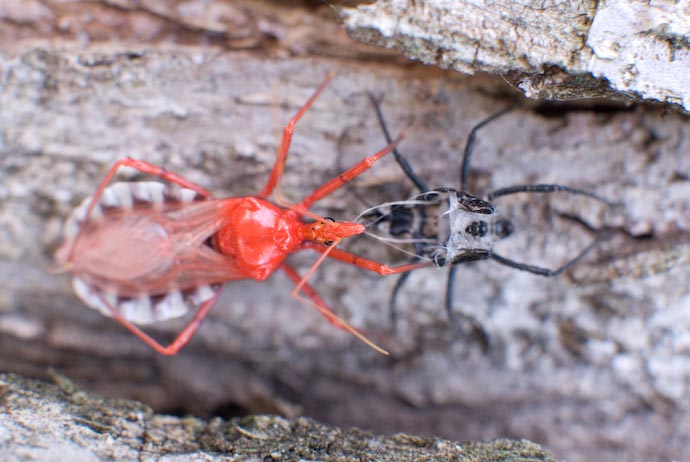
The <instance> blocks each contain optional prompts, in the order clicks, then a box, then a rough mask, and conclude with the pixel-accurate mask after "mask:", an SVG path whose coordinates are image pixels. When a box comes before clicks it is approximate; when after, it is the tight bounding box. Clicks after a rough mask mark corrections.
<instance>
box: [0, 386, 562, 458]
mask: <svg viewBox="0 0 690 462" xmlns="http://www.w3.org/2000/svg"><path fill="white" fill-rule="evenodd" d="M0 408H2V410H3V412H2V416H1V417H0V440H1V441H2V445H0V456H2V460H4V461H5V462H14V461H25V460H40V461H53V460H54V461H64V460H69V461H70V462H82V461H83V462H86V461H89V462H94V461H108V460H136V461H140V462H146V461H156V462H164V461H178V460H185V461H211V460H212V461H237V460H257V461H259V460H263V461H266V460H281V461H302V460H323V461H351V460H377V461H397V462H404V461H416V460H423V459H434V460H457V461H458V462H470V461H484V460H486V461H489V460H490V461H495V462H500V461H506V462H508V461H511V462H553V461H554V459H553V458H552V457H551V456H549V455H548V454H547V453H546V452H545V451H544V450H543V449H542V448H540V447H539V446H538V445H536V444H534V443H530V442H529V441H511V440H496V441H490V442H485V443H456V442H453V441H447V440H442V439H437V438H424V437H419V436H411V435H406V434H402V433H399V434H397V435H394V436H378V435H374V434H372V433H368V432H365V431H362V430H358V429H355V428H352V429H342V430H341V429H338V428H334V427H329V426H326V425H322V424H319V423H317V422H315V421H313V420H310V419H306V418H297V419H292V420H289V419H284V418H281V417H276V416H268V415H258V416H252V417H246V418H241V419H240V418H238V419H232V420H230V421H224V420H221V419H212V420H210V421H203V420H201V419H196V418H193V417H184V418H177V417H172V416H166V415H161V414H155V413H154V412H153V411H152V410H151V408H149V407H148V406H146V405H144V404H142V403H137V402H135V401H127V400H123V399H117V400H114V399H103V398H100V397H98V396H95V395H93V394H90V393H86V392H83V391H79V390H77V389H75V388H74V386H73V385H72V384H70V383H69V382H64V380H63V381H62V382H61V387H60V388H58V387H57V386H55V385H48V384H46V383H42V382H38V381H32V380H27V379H22V378H20V377H18V376H16V375H11V374H10V375H1V374H0Z"/></svg>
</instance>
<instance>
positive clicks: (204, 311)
mask: <svg viewBox="0 0 690 462" xmlns="http://www.w3.org/2000/svg"><path fill="white" fill-rule="evenodd" d="M221 292H222V291H221V290H220V289H219V290H218V291H217V292H216V294H215V295H214V296H213V297H212V298H211V299H209V300H207V301H206V302H204V304H203V305H201V306H200V307H199V309H198V310H197V312H196V313H194V317H193V318H192V320H191V321H189V323H188V324H187V325H186V326H185V327H184V329H182V331H181V332H180V333H179V334H178V335H177V337H175V339H174V340H173V341H172V342H171V343H170V344H169V345H168V346H165V347H164V346H163V345H161V344H160V343H158V341H156V340H154V339H153V338H152V337H151V336H150V335H149V334H147V333H146V332H144V331H143V330H141V329H140V328H139V327H137V326H135V325H134V324H132V323H131V322H130V321H128V320H127V319H125V317H124V316H122V315H121V314H120V312H119V311H117V310H116V309H115V308H113V307H112V306H111V305H110V303H108V301H107V300H106V299H105V298H104V297H102V296H101V295H100V294H99V297H100V298H101V301H102V302H103V303H104V304H105V305H106V306H107V307H108V309H109V310H110V313H111V314H112V315H113V318H115V320H116V321H118V322H119V323H120V324H122V325H123V326H125V327H126V328H127V330H129V331H130V332H132V333H133V334H134V335H136V336H137V337H139V338H140V339H141V340H142V341H143V342H144V343H146V344H147V345H148V346H150V347H151V348H153V349H154V350H155V351H156V352H158V353H160V354H163V355H174V354H177V352H178V351H180V349H182V347H183V346H185V345H186V344H187V343H188V342H189V340H190V339H191V338H192V336H193V335H194V333H195V332H196V331H197V329H198V328H199V326H200V325H201V322H202V321H203V320H204V318H205V317H206V316H207V315H208V312H209V311H210V310H211V308H212V307H213V305H214V304H215V303H216V300H218V297H219V296H220V293H221Z"/></svg>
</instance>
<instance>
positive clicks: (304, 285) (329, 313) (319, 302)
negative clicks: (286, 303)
mask: <svg viewBox="0 0 690 462" xmlns="http://www.w3.org/2000/svg"><path fill="white" fill-rule="evenodd" d="M281 268H282V270H283V271H285V274H287V276H288V277H289V278H290V279H291V280H292V282H294V283H295V288H294V289H293V291H292V296H293V297H295V298H297V299H299V300H302V301H305V302H307V303H309V304H310V305H312V306H313V307H314V308H316V309H317V310H318V311H319V313H321V314H322V315H323V316H324V317H325V318H326V320H327V321H328V322H329V323H331V324H332V325H334V326H335V327H337V328H339V329H342V330H344V331H346V332H349V333H351V334H352V335H354V336H355V337H357V338H358V339H360V340H361V341H362V342H364V343H366V344H367V345H369V346H370V347H371V348H373V349H374V350H376V351H378V352H379V353H383V354H385V355H387V354H388V352H387V351H386V350H384V349H382V348H381V347H379V346H377V345H376V344H375V343H373V342H372V341H371V340H369V339H368V338H366V337H365V336H364V335H363V334H362V333H361V332H359V331H358V330H357V329H355V328H354V327H352V326H351V325H350V324H348V323H347V322H346V321H345V320H343V319H341V318H339V317H338V315H336V314H335V313H334V312H333V310H332V309H331V307H329V306H328V304H326V302H324V301H323V299H322V298H321V297H319V294H317V293H316V290H314V288H313V287H312V286H311V285H309V283H308V282H307V281H306V279H305V278H304V277H302V276H300V275H299V273H298V272H297V271H296V270H295V269H294V268H293V267H292V266H290V265H287V264H284V265H282V266H281ZM300 291H302V292H304V293H305V294H306V295H307V297H309V299H305V298H304V297H301V296H300V295H299V292H300Z"/></svg>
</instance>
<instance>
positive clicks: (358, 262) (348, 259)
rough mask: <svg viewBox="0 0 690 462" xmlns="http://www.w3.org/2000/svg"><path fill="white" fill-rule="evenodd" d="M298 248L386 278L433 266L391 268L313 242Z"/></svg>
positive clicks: (408, 265)
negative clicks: (390, 275) (324, 254)
mask: <svg viewBox="0 0 690 462" xmlns="http://www.w3.org/2000/svg"><path fill="white" fill-rule="evenodd" d="M300 248H302V249H312V250H316V251H317V252H319V253H327V254H328V255H327V256H328V257H329V258H333V259H335V260H339V261H342V262H345V263H349V264H351V265H354V266H359V267H360V268H364V269H366V270H369V271H373V272H374V273H378V274H380V275H382V276H387V275H389V274H400V273H406V272H408V271H412V270H416V269H419V268H427V267H429V266H433V265H434V263H433V262H432V261H425V262H421V263H409V264H407V265H402V266H394V267H392V268H391V267H389V266H386V265H384V264H382V263H379V262H377V261H374V260H369V259H367V258H364V257H360V256H358V255H354V254H351V253H350V252H346V251H344V250H340V249H338V248H333V247H328V246H325V245H323V244H319V243H317V242H313V241H305V242H303V243H302V244H301V246H300Z"/></svg>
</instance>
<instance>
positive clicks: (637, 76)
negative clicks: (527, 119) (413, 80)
mask: <svg viewBox="0 0 690 462" xmlns="http://www.w3.org/2000/svg"><path fill="white" fill-rule="evenodd" d="M341 12H342V15H343V21H344V22H345V24H346V26H347V28H348V30H349V32H350V35H351V36H352V37H355V38H357V39H358V40H361V41H363V42H366V43H370V44H374V45H377V46H383V47H386V48H394V49H396V50H399V51H401V52H403V54H405V55H406V56H408V57H410V58H413V59H417V60H419V61H422V62H424V63H426V64H434V65H437V66H440V67H443V68H448V69H454V70H457V71H460V72H465V73H468V74H474V73H475V72H478V71H483V72H489V73H492V74H501V75H505V76H506V78H507V79H508V80H509V81H510V82H512V84H513V85H514V86H515V88H518V89H519V90H521V91H522V92H523V93H524V94H525V95H526V96H527V97H530V98H539V99H556V100H561V99H578V98H590V97H600V96H607V97H617V98H618V99H625V100H634V101H645V100H651V101H662V102H664V103H668V104H671V105H676V106H678V107H680V108H683V109H684V110H685V111H688V110H690V72H689V71H690V42H688V32H689V31H690V27H689V26H690V12H689V11H688V9H687V5H686V4H684V3H683V2H676V1H673V0H666V1H659V2H653V3H650V2H646V1H640V0H607V1H601V2H597V1H591V0H582V1H568V2H558V1H555V2H552V1H548V2H534V1H531V0H523V1H513V2H491V1H486V2H474V1H472V2H466V1H455V0H425V1H417V0H395V1H387V2H383V1H382V2H375V3H369V4H366V5H357V6H356V7H352V8H343V9H342V10H341Z"/></svg>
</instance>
